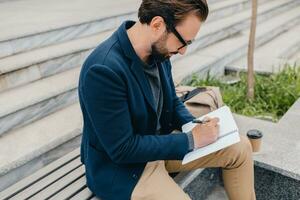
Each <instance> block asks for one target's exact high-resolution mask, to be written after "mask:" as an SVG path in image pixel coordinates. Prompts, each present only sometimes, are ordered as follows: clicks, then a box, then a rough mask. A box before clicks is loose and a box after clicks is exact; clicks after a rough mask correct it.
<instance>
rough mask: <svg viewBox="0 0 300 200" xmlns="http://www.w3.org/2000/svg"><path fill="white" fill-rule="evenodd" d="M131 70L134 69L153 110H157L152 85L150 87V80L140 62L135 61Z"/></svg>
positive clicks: (133, 71)
mask: <svg viewBox="0 0 300 200" xmlns="http://www.w3.org/2000/svg"><path fill="white" fill-rule="evenodd" d="M130 70H131V71H132V73H133V74H134V76H135V78H136V79H137V81H138V83H139V85H140V87H141V89H142V91H143V94H144V96H145V98H146V100H147V102H148V103H149V104H150V106H151V108H152V109H153V111H154V112H156V111H155V110H156V109H155V105H154V98H153V94H152V91H151V87H150V84H149V81H147V77H146V76H145V73H144V71H143V69H142V67H141V66H140V63H138V62H135V61H133V62H132V64H131V66H130Z"/></svg>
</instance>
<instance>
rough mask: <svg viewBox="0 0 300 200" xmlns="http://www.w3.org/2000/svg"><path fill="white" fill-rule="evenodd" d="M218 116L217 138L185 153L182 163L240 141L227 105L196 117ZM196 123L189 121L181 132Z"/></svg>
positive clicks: (188, 129) (189, 128)
mask: <svg viewBox="0 0 300 200" xmlns="http://www.w3.org/2000/svg"><path fill="white" fill-rule="evenodd" d="M206 116H207V117H218V118H219V119H220V121H219V125H220V133H219V137H218V139H217V140H216V141H215V142H214V143H211V144H209V145H207V146H204V147H201V148H198V149H195V150H194V151H192V152H190V153H187V154H186V155H185V156H184V158H183V160H182V164H186V163H189V162H191V161H193V160H196V159H197V158H200V157H203V156H205V155H208V154H210V153H213V152H215V151H218V150H220V149H223V148H225V147H228V146H230V145H232V144H235V143H237V142H239V141H240V136H239V133H238V127H237V125H236V123H235V121H234V118H233V116H232V113H231V111H230V108H229V107H228V106H223V107H221V108H219V109H217V110H215V111H213V112H210V113H208V114H206V115H204V116H202V117H199V118H198V119H201V120H203V118H204V117H206ZM196 125H197V124H195V123H192V122H189V123H187V124H184V125H183V126H182V131H183V132H188V131H190V130H192V129H193V128H194V127H195V126H196Z"/></svg>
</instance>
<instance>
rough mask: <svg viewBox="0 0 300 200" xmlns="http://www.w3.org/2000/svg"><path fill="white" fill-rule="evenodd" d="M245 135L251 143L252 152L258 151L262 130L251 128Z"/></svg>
mask: <svg viewBox="0 0 300 200" xmlns="http://www.w3.org/2000/svg"><path fill="white" fill-rule="evenodd" d="M247 136H248V139H249V141H250V143H251V145H252V150H253V152H258V151H259V150H260V146H261V143H262V137H263V134H262V132H261V131H259V130H256V129H252V130H249V131H248V132H247Z"/></svg>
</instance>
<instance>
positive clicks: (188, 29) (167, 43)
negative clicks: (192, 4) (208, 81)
mask: <svg viewBox="0 0 300 200" xmlns="http://www.w3.org/2000/svg"><path fill="white" fill-rule="evenodd" d="M163 24H164V26H166V25H165V23H164V22H163ZM200 25H201V21H200V20H199V18H198V17H197V16H195V15H194V14H189V15H188V16H187V17H186V18H185V19H184V20H183V21H182V22H181V23H180V24H178V25H177V26H176V27H175V29H176V30H177V32H178V33H179V34H180V35H181V37H182V38H183V39H184V40H185V41H186V42H187V41H191V40H194V39H195V37H196V35H197V33H198V31H199V29H200ZM182 46H183V44H182V42H180V40H179V39H178V38H177V37H176V35H175V34H174V33H172V32H169V33H168V32H167V31H166V30H165V31H164V32H163V33H162V34H161V36H160V37H159V38H158V39H157V40H156V41H155V42H153V43H152V45H151V55H150V57H151V58H152V59H155V60H156V61H158V62H162V61H164V60H166V59H168V58H170V57H171V56H173V55H176V54H178V53H180V54H181V55H183V54H184V53H185V51H186V49H187V46H185V47H183V48H181V49H179V50H178V48H180V47H182Z"/></svg>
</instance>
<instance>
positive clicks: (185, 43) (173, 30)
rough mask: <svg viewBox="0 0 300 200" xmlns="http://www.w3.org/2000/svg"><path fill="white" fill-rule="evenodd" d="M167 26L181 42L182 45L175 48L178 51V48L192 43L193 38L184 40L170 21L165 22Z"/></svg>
mask: <svg viewBox="0 0 300 200" xmlns="http://www.w3.org/2000/svg"><path fill="white" fill-rule="evenodd" d="M166 25H167V27H168V28H169V29H170V30H171V32H172V33H174V35H175V36H176V37H177V39H178V40H179V41H180V42H181V44H182V46H181V47H179V48H178V49H177V50H178V51H179V50H180V49H182V48H184V47H186V46H188V45H191V44H192V43H193V40H188V41H185V40H184V39H183V38H182V36H181V35H180V33H178V31H177V30H176V28H175V27H174V25H173V24H171V23H166Z"/></svg>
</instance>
